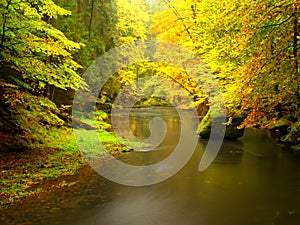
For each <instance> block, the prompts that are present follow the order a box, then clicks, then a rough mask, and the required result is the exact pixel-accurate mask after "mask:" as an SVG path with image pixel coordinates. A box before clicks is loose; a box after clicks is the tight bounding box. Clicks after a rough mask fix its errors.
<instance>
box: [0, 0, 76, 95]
mask: <svg viewBox="0 0 300 225" xmlns="http://www.w3.org/2000/svg"><path fill="white" fill-rule="evenodd" d="M69 14H70V12H69V11H67V10H65V9H63V8H60V7H59V6H57V5H55V4H54V3H53V1H51V0H38V1H34V2H31V1H21V2H20V1H17V0H5V1H2V2H1V7H0V16H1V17H0V21H1V27H2V29H1V30H0V37H1V43H0V49H1V53H0V64H1V68H2V69H3V68H7V69H8V70H15V71H17V72H18V76H17V78H18V80H22V81H25V82H26V83H27V84H29V85H30V86H31V87H32V88H33V89H34V90H36V91H37V92H39V91H40V90H44V89H45V86H46V85H54V86H56V87H59V88H62V89H65V88H72V89H76V88H77V85H78V83H79V81H80V79H81V78H80V77H79V75H78V74H77V73H76V71H77V70H78V69H79V68H80V65H79V64H77V63H76V62H75V61H74V60H73V59H72V55H71V52H72V51H74V50H77V49H79V48H80V47H81V46H82V45H81V44H79V43H76V42H73V41H70V40H68V39H67V38H66V37H65V35H64V34H63V33H62V32H61V31H59V30H57V29H55V28H54V27H53V26H52V25H51V24H49V21H50V19H51V18H57V17H58V16H61V15H69Z"/></svg>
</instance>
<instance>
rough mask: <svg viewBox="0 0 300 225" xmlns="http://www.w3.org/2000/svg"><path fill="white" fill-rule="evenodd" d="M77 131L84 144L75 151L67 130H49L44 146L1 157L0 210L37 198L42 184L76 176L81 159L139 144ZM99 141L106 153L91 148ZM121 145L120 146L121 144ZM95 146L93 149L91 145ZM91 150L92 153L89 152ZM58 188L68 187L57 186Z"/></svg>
mask: <svg viewBox="0 0 300 225" xmlns="http://www.w3.org/2000/svg"><path fill="white" fill-rule="evenodd" d="M94 132H95V131H89V130H77V131H76V134H79V138H77V139H78V140H77V141H81V140H85V141H83V143H84V144H83V145H82V144H80V145H79V146H80V150H79V148H78V145H77V142H76V139H75V136H74V133H73V131H72V129H70V128H51V129H48V130H45V131H44V142H43V143H32V144H31V148H30V149H28V150H26V151H22V152H9V153H3V152H2V153H0V176H1V181H0V207H7V206H9V205H11V204H14V203H16V202H18V201H20V200H22V199H24V198H25V197H27V196H32V195H33V196H34V195H38V194H39V193H40V192H43V191H45V190H44V189H43V184H45V183H47V182H48V181H49V180H52V181H55V180H58V178H59V177H62V176H66V175H75V174H76V173H77V172H78V169H79V168H80V167H83V166H84V165H86V162H85V159H84V157H83V156H82V154H83V155H86V154H88V157H98V156H99V155H104V154H107V152H110V153H114V152H120V151H129V150H130V149H131V148H133V147H138V146H139V145H141V144H139V143H129V142H126V141H125V140H123V141H124V143H121V142H120V141H119V140H118V139H117V137H116V136H115V134H114V133H111V132H107V131H101V132H98V133H97V134H98V136H97V135H96V136H95V135H94ZM99 137H100V140H101V142H102V143H103V144H104V146H105V149H106V150H105V149H104V148H102V149H100V150H99V149H95V147H94V148H91V144H92V145H93V144H95V143H98V141H99ZM123 141H122V142H123ZM94 146H95V145H94ZM91 149H93V150H94V151H91ZM55 185H56V186H57V187H62V186H68V185H71V184H67V183H59V182H57V183H56V184H55Z"/></svg>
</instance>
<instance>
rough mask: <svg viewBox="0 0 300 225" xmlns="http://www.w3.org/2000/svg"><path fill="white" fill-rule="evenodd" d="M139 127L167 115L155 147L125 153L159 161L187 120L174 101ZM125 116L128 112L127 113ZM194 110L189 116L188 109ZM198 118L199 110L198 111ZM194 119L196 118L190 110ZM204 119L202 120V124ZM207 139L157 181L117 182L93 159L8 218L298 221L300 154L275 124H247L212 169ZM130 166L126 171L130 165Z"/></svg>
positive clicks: (42, 221)
mask: <svg viewBox="0 0 300 225" xmlns="http://www.w3.org/2000/svg"><path fill="white" fill-rule="evenodd" d="M130 115H131V116H130V123H131V129H132V131H133V133H134V134H135V135H136V136H138V137H141V138H146V137H147V136H148V135H149V129H148V124H149V120H150V119H151V118H153V117H154V116H161V117H162V118H164V119H165V121H166V127H167V130H168V132H167V135H166V137H165V139H164V141H163V142H162V144H161V145H159V147H157V149H156V150H154V151H143V150H141V149H140V150H139V151H137V152H135V151H133V152H130V153H125V154H121V155H119V156H118V158H119V160H122V161H123V162H126V163H130V164H134V165H149V164H153V163H156V162H159V161H161V160H163V159H165V158H167V157H168V156H170V154H171V153H172V151H173V150H174V148H175V146H176V145H177V144H178V140H179V136H180V135H179V130H180V127H181V123H182V121H180V118H179V117H178V115H177V113H176V111H175V110H173V109H171V108H170V109H166V108H155V109H135V110H133V111H132V112H131V114H130ZM119 118H120V121H125V120H124V118H122V112H121V113H120V115H119ZM186 118H188V117H186ZM194 119H195V118H194ZM184 122H186V123H194V122H195V120H193V119H191V118H188V119H187V120H186V121H184ZM195 126H196V125H195ZM206 144H207V141H206V140H201V139H199V141H198V145H197V147H196V149H195V152H194V154H193V156H192V158H191V159H190V160H189V161H188V163H187V164H186V165H185V166H184V167H183V168H182V169H181V170H180V171H179V172H178V173H177V174H176V175H174V176H173V177H171V178H169V179H167V180H165V181H163V182H161V183H158V184H153V185H150V186H142V187H131V186H124V185H120V184H117V183H114V182H111V181H109V180H107V179H105V178H103V177H101V176H100V175H98V174H97V173H95V172H94V171H93V170H92V169H90V168H89V167H87V168H85V169H84V170H82V171H81V173H80V174H79V175H78V176H74V177H73V178H72V179H73V180H74V181H77V183H76V184H75V185H73V186H71V187H68V188H63V189H59V190H55V191H53V192H50V193H46V194H41V195H40V197H39V198H37V199H32V200H28V202H25V203H23V204H20V205H18V206H16V207H14V208H11V209H8V210H4V211H3V212H4V213H5V214H3V215H1V216H0V217H1V218H2V220H0V223H1V222H2V224H18V225H29V224H39V225H50V224H51V225H62V224H64V225H157V224H159V225H279V224H285V225H296V224H297V225H298V224H300V158H299V157H297V156H296V155H294V154H293V153H291V152H290V151H286V150H285V148H284V147H283V146H281V145H279V144H278V143H276V142H275V140H274V138H273V137H271V135H270V134H269V132H268V131H266V130H260V129H247V130H246V131H245V135H244V136H243V137H242V138H240V139H239V140H238V141H224V143H223V145H222V148H221V150H220V152H219V153H218V156H217V157H216V159H215V160H214V161H213V163H212V164H211V165H210V167H208V169H207V170H205V171H202V172H199V171H198V166H199V161H200V160H201V157H202V155H203V152H204V150H205V146H206ZM124 173H126V171H124Z"/></svg>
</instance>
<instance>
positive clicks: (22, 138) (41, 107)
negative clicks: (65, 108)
mask: <svg viewBox="0 0 300 225" xmlns="http://www.w3.org/2000/svg"><path fill="white" fill-rule="evenodd" d="M0 86H1V92H0V94H1V101H0V103H1V104H0V107H1V111H2V116H1V119H0V122H1V125H2V127H3V128H2V129H1V131H2V132H4V133H8V134H12V138H11V139H12V140H11V142H13V143H9V142H8V143H5V142H4V143H2V144H1V145H2V147H3V148H15V149H16V150H18V149H19V150H22V149H26V148H29V147H30V145H31V144H33V143H35V142H41V143H42V142H44V140H45V138H46V137H47V130H48V129H50V128H51V127H61V126H63V125H64V121H63V120H62V119H61V118H59V115H60V111H59V110H58V109H57V107H56V105H55V104H54V103H53V102H51V101H50V100H49V99H48V98H45V97H42V96H35V95H32V94H30V93H28V92H24V91H22V90H21V89H20V88H19V87H18V86H15V85H11V84H7V83H4V82H1V83H0Z"/></svg>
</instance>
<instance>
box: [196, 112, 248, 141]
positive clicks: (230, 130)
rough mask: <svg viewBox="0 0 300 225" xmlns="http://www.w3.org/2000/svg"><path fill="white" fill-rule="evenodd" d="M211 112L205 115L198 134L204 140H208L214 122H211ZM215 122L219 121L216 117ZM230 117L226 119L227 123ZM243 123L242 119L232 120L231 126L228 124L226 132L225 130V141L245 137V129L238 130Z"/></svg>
mask: <svg viewBox="0 0 300 225" xmlns="http://www.w3.org/2000/svg"><path fill="white" fill-rule="evenodd" d="M210 112H211V111H210V110H209V111H208V113H207V114H206V115H205V117H204V118H203V120H202V121H201V123H200V125H199V128H198V134H199V135H200V137H201V138H203V139H208V138H209V136H210V132H211V126H212V120H211V113H210ZM214 119H215V120H218V117H214ZM228 120H229V117H227V118H226V121H227V122H228ZM242 122H243V119H242V118H241V117H237V118H234V119H232V121H231V123H230V124H226V130H225V136H224V138H225V139H230V140H235V139H238V138H240V137H242V136H243V135H244V128H242V129H238V126H240V125H241V124H242Z"/></svg>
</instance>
